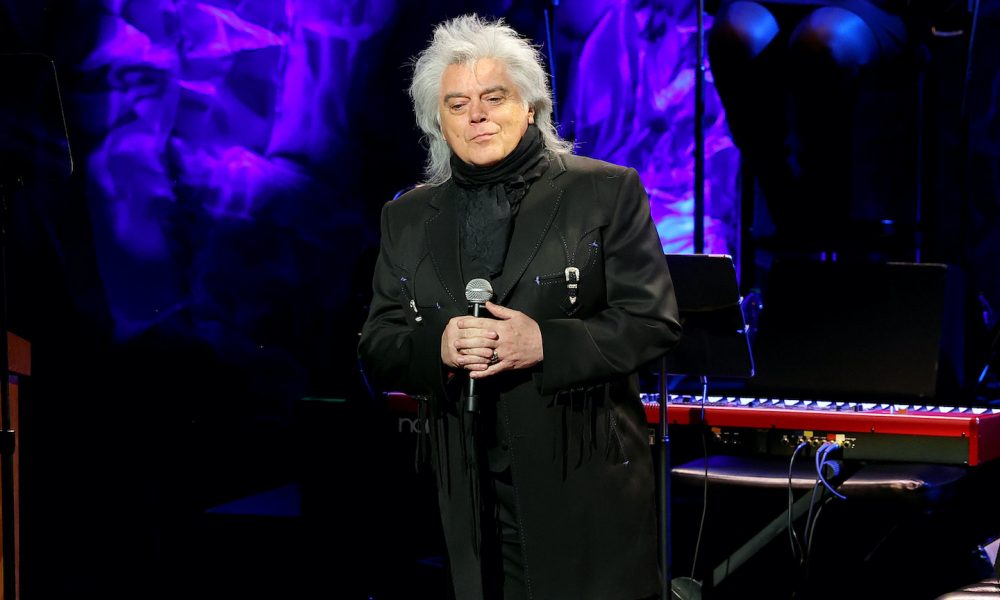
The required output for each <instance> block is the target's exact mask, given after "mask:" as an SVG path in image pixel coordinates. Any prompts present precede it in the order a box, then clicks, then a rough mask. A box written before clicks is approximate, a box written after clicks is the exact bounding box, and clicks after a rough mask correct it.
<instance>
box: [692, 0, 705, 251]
mask: <svg viewBox="0 0 1000 600" xmlns="http://www.w3.org/2000/svg"><path fill="white" fill-rule="evenodd" d="M697 45H698V65H697V68H696V69H695V79H694V253H695V254H701V253H703V252H704V251H705V0H698V34H697Z"/></svg>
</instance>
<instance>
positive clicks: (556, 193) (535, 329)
mask: <svg viewBox="0 0 1000 600" xmlns="http://www.w3.org/2000/svg"><path fill="white" fill-rule="evenodd" d="M410 94H411V96H412V98H413V103H414V110H415V112H416V116H417V122H418V123H419V125H420V127H421V129H422V130H423V131H424V133H425V134H426V137H427V139H428V142H429V149H430V150H429V157H428V162H427V176H428V179H427V182H426V185H423V186H420V187H418V188H416V189H414V190H412V191H411V192H409V193H407V194H405V195H404V196H402V197H400V198H399V199H398V200H395V201H393V202H390V203H389V204H387V205H386V206H385V208H384V209H383V211H382V242H381V249H380V253H379V258H378V262H377V264H376V268H375V276H374V283H373V287H374V298H373V300H372V304H371V311H370V313H369V316H368V320H367V321H366V323H365V326H364V328H363V331H362V338H361V344H360V348H359V351H360V355H361V359H362V363H363V365H364V367H365V371H366V373H367V374H368V376H369V377H370V378H371V379H372V380H373V381H374V382H375V384H376V385H377V386H378V387H379V388H381V389H383V390H388V389H399V390H404V391H408V392H412V393H420V394H424V395H427V396H428V397H429V406H428V408H429V416H428V419H429V425H430V427H429V429H430V432H431V436H430V437H431V460H432V462H433V465H434V468H435V470H436V473H437V481H438V488H439V494H438V496H439V504H440V509H441V518H442V522H443V525H444V533H445V538H446V542H447V546H448V557H449V564H450V567H451V572H452V579H453V583H454V587H455V594H456V597H457V598H459V599H460V600H466V599H478V598H504V599H505V600H510V599H514V598H536V599H545V600H550V599H557V598H572V599H574V600H581V599H587V598H593V599H595V600H596V599H600V600H615V599H623V600H624V599H629V600H633V599H636V598H641V597H646V596H650V595H654V594H656V593H657V590H658V589H659V576H658V572H657V558H656V520H655V514H654V494H653V481H654V480H653V473H652V466H651V454H650V452H649V448H648V446H647V426H646V421H645V417H644V413H643V410H642V406H641V404H640V402H639V399H638V377H637V376H636V374H635V371H636V370H637V369H638V368H639V367H640V366H641V365H643V364H645V363H647V362H649V361H651V360H653V359H655V358H657V357H658V356H660V355H662V354H663V353H664V352H666V351H667V350H668V349H670V348H671V347H672V346H674V345H675V344H676V342H677V341H678V338H679V335H680V325H679V323H678V320H677V307H676V302H675V300H674V294H673V287H672V284H671V281H670V275H669V273H668V272H667V268H666V263H665V261H664V259H663V254H662V249H661V248H660V244H659V237H658V235H657V233H656V230H655V227H654V226H653V223H652V221H651V219H650V216H649V205H648V200H647V197H646V194H645V191H644V190H643V188H642V185H641V183H640V181H639V178H638V175H637V174H636V172H635V170H633V169H627V168H624V167H619V166H615V165H611V164H608V163H603V162H600V161H596V160H591V159H587V158H581V157H577V156H573V155H572V154H571V153H570V150H571V145H570V144H569V143H567V142H565V141H563V140H561V139H559V137H558V135H557V134H556V131H555V127H554V125H553V123H552V98H551V94H550V92H549V89H548V85H547V80H546V77H545V72H544V70H543V68H542V66H541V57H540V55H539V54H538V51H537V50H536V49H535V48H534V47H532V46H531V45H530V43H529V42H528V41H527V40H525V39H524V38H522V37H520V36H519V35H518V34H517V33H515V32H514V31H513V30H512V29H511V28H509V27H507V26H506V25H504V24H503V23H502V22H500V21H496V22H494V21H485V20H482V19H480V18H478V17H476V16H464V17H459V18H457V19H454V20H451V21H447V22H445V23H443V24H441V25H439V26H438V27H437V28H436V29H435V32H434V37H433V40H432V41H431V44H430V45H429V46H428V47H427V48H426V49H425V50H424V51H423V52H422V53H421V54H420V55H419V57H418V58H417V60H416V62H415V65H414V75H413V81H412V84H411V87H410ZM477 278H478V279H485V280H488V281H489V282H491V284H492V289H493V292H494V295H493V299H492V302H489V303H487V304H486V305H485V308H486V310H487V311H488V312H489V313H490V316H491V318H482V317H470V316H468V303H467V301H466V298H465V294H464V290H465V287H466V282H468V281H470V280H472V279H477ZM469 378H471V379H473V380H474V382H475V383H474V386H475V389H476V395H477V396H479V398H480V409H479V411H478V412H472V411H469V410H467V409H466V407H465V401H464V396H465V394H466V391H465V390H466V389H467V382H468V379H469Z"/></svg>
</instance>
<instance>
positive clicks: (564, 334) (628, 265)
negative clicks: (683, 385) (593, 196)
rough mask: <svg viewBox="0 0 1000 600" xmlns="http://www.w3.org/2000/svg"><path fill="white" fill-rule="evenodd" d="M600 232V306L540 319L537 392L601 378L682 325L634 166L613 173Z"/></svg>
mask: <svg viewBox="0 0 1000 600" xmlns="http://www.w3.org/2000/svg"><path fill="white" fill-rule="evenodd" d="M620 180H621V184H620V185H619V187H618V193H617V197H616V198H615V202H614V206H613V207H612V210H611V215H612V216H611V220H610V222H609V224H608V226H607V229H606V231H605V232H604V277H605V288H606V291H607V306H606V307H605V308H604V309H603V310H601V311H599V312H597V313H595V314H592V315H590V316H587V317H584V318H577V319H573V318H566V319H551V320H547V321H544V322H540V323H539V324H538V325H539V328H540V329H541V333H542V349H543V354H544V359H543V363H542V375H541V383H540V388H541V391H542V392H543V393H553V392H556V391H558V390H561V389H566V388H573V387H580V386H585V385H590V384H594V383H600V382H604V381H608V380H610V379H613V378H615V377H620V376H622V375H626V374H628V373H631V372H633V371H635V370H636V369H638V368H639V367H640V366H642V365H643V364H646V363H648V362H650V361H652V360H654V359H655V358H657V357H659V356H661V355H662V354H663V353H665V352H666V351H668V350H669V349H671V348H673V347H674V346H675V345H676V344H677V342H678V341H679V340H680V332H681V326H680V321H679V318H678V313H677V301H676V299H675V298H674V290H673V284H672V282H671V280H670V273H669V272H668V270H667V264H666V260H664V257H663V250H662V247H661V245H660V237H659V235H658V234H657V232H656V228H655V226H654V225H653V221H652V219H651V217H650V212H649V200H648V198H647V196H646V192H645V190H644V189H643V187H642V183H641V182H640V180H639V175H638V173H637V172H636V171H635V169H627V170H626V171H625V172H624V174H623V175H622V176H621V177H620Z"/></svg>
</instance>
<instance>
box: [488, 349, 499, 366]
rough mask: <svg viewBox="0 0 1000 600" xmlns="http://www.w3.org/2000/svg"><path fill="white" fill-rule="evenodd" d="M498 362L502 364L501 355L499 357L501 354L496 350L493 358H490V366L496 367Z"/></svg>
mask: <svg viewBox="0 0 1000 600" xmlns="http://www.w3.org/2000/svg"><path fill="white" fill-rule="evenodd" d="M498 362H500V355H499V354H497V351H496V350H494V351H493V356H491V357H490V364H491V365H495V364H497V363H498Z"/></svg>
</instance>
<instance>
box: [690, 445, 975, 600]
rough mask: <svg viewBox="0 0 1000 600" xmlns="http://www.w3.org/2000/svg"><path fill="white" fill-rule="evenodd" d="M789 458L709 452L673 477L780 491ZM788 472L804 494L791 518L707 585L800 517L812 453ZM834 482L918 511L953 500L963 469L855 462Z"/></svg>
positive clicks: (843, 489)
mask: <svg viewBox="0 0 1000 600" xmlns="http://www.w3.org/2000/svg"><path fill="white" fill-rule="evenodd" d="M788 462H789V460H788V459H787V458H779V457H766V456H729V455H718V454H716V455H712V456H709V457H708V458H707V465H706V459H705V458H698V459H695V460H692V461H690V462H688V463H686V464H683V465H680V466H677V467H674V469H673V478H674V479H675V481H677V482H678V483H681V484H685V485H690V486H698V487H701V486H703V485H705V483H706V481H705V479H706V474H707V479H708V483H709V484H711V485H712V486H714V487H723V486H736V487H740V488H758V489H770V490H781V489H787V488H788V485H789V478H788ZM795 467H796V468H795V469H794V471H793V474H792V481H791V485H792V489H793V491H800V490H801V491H804V493H803V494H802V495H801V496H800V497H799V498H798V499H797V500H796V501H795V502H794V503H793V504H792V507H791V520H789V511H788V510H787V509H786V510H785V511H783V512H782V513H781V514H779V515H778V516H777V517H775V518H774V519H773V520H771V521H770V522H769V523H767V524H766V525H765V526H764V527H763V528H762V529H761V530H760V531H758V532H757V533H756V534H754V535H753V536H752V537H751V538H750V539H749V540H747V541H746V542H745V543H744V544H742V545H741V546H739V547H738V548H737V549H736V550H735V551H733V552H732V554H730V555H729V556H728V557H726V558H725V559H723V560H722V561H721V562H719V563H718V565H717V566H716V567H715V568H713V569H712V571H711V574H710V575H709V577H708V580H707V581H706V582H705V585H706V587H707V588H716V587H718V586H719V585H720V584H721V583H722V582H723V581H724V580H725V579H726V578H727V577H728V576H729V575H731V574H732V573H734V572H735V571H736V570H737V569H739V568H740V567H742V566H743V565H744V564H746V563H747V561H749V560H750V559H751V558H752V557H754V556H755V555H756V554H758V553H759V552H760V551H761V550H763V549H764V548H765V547H766V546H767V545H768V544H769V543H771V542H772V541H774V540H775V539H776V538H777V537H778V536H779V535H781V534H783V533H785V532H787V530H788V523H789V522H795V521H797V520H799V519H801V518H802V517H803V516H804V515H805V514H806V513H807V511H808V510H809V505H810V503H811V502H812V494H811V492H810V490H811V489H812V487H813V485H814V484H815V480H816V471H815V466H814V463H813V460H812V456H808V457H803V458H802V459H801V460H799V461H798V462H797V463H796V465H795ZM854 467H855V469H856V470H853V472H851V465H848V466H847V470H846V477H845V478H844V479H843V481H842V482H840V483H839V485H837V486H836V489H837V490H838V492H840V493H842V494H844V495H845V496H847V497H848V498H850V499H851V500H853V501H858V500H861V501H886V502H890V503H901V504H905V505H909V506H916V507H917V508H918V509H920V510H924V509H926V508H927V507H928V506H933V505H937V504H939V503H941V502H943V501H946V500H947V499H950V498H951V495H952V493H953V492H954V491H955V488H956V486H957V484H958V483H959V481H960V480H962V479H963V478H964V477H965V475H966V474H967V473H968V470H969V469H968V468H967V467H962V466H954V465H932V464H922V463H892V464H858V465H854Z"/></svg>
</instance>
